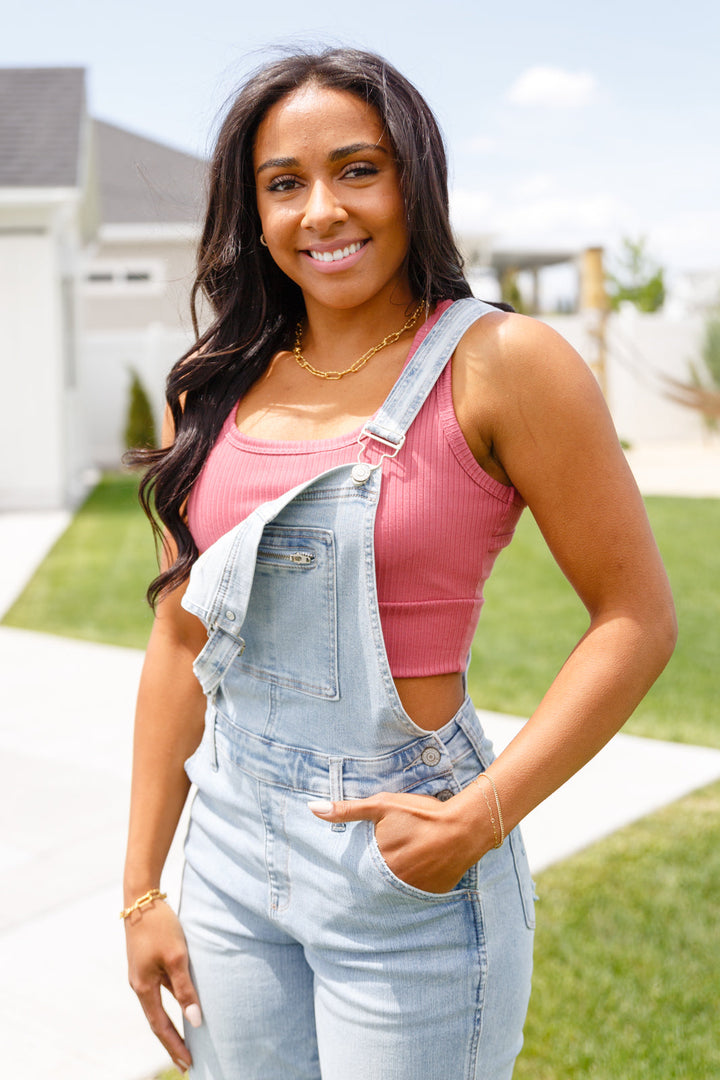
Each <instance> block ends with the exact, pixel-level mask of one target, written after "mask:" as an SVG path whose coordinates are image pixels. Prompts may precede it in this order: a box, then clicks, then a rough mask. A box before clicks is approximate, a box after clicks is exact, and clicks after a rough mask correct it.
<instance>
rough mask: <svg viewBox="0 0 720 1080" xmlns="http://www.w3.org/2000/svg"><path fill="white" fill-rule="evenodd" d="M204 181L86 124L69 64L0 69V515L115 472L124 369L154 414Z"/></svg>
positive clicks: (179, 324) (118, 134) (80, 86)
mask: <svg viewBox="0 0 720 1080" xmlns="http://www.w3.org/2000/svg"><path fill="white" fill-rule="evenodd" d="M204 172H205V164H204V162H203V161H202V160H200V159H198V158H196V157H193V156H192V155H191V154H186V153H183V152H181V151H178V150H174V149H172V148H170V147H166V146H163V145H162V144H160V143H158V142H155V141H153V140H151V139H145V138H142V137H141V136H139V135H135V134H132V133H131V132H128V131H124V130H123V129H121V128H118V127H115V126H114V125H112V124H108V123H104V122H103V121H100V120H94V119H92V118H91V117H89V116H88V114H87V107H86V95H85V72H84V70H83V69H82V68H14V69H10V68H5V69H2V68H0V371H1V372H2V379H3V387H4V389H5V393H6V399H5V400H6V407H5V409H4V417H3V421H4V422H3V424H2V425H0V510H3V509H5V510H8V509H16V510H18V509H49V508H55V507H61V506H73V505H75V504H76V503H77V502H78V500H79V499H80V498H81V497H82V496H83V494H84V493H85V491H86V490H87V486H88V483H89V481H90V477H91V473H92V470H93V469H95V468H97V467H98V466H99V467H104V466H111V467H116V466H117V465H118V463H119V460H120V457H121V455H122V452H123V450H124V441H123V431H124V426H125V419H126V412H127V404H128V388H129V382H130V370H131V369H132V368H134V369H135V370H137V371H138V373H139V374H140V376H141V378H142V381H143V383H144V384H145V386H146V388H147V389H148V391H149V393H150V396H151V398H152V401H153V404H154V407H155V411H156V414H157V419H158V420H159V419H160V416H161V413H162V403H163V400H164V381H165V376H166V374H167V371H168V369H169V368H170V366H171V364H172V362H173V361H174V360H176V359H177V357H178V356H180V355H181V354H182V353H183V352H184V351H185V350H186V349H187V347H188V345H189V344H190V342H191V341H192V331H191V327H190V319H189V314H188V295H189V290H190V285H191V282H192V276H193V266H194V258H195V256H194V251H195V246H196V241H197V236H198V225H197V221H198V217H199V210H200V204H201V200H202V195H203V182H204ZM40 432H42V437H41V436H40Z"/></svg>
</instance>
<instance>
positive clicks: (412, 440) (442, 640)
mask: <svg viewBox="0 0 720 1080" xmlns="http://www.w3.org/2000/svg"><path fill="white" fill-rule="evenodd" d="M448 303H449V301H446V302H444V303H442V304H439V305H438V307H437V309H436V311H435V313H434V314H433V316H432V317H431V318H430V319H428V320H427V322H426V323H424V325H423V326H422V327H421V328H420V330H419V331H418V333H417V334H416V335H415V339H414V341H413V343H412V346H411V349H410V352H409V354H408V359H409V358H410V356H412V354H413V353H414V351H415V350H416V349H417V347H418V345H419V344H420V343H421V341H422V340H423V338H424V337H425V335H426V334H427V332H428V331H429V330H430V328H431V327H432V325H433V324H434V322H435V320H436V319H437V318H438V316H439V315H440V314H441V312H442V311H444V310H445V308H446V307H447V306H448ZM235 413H236V407H235V408H233V410H232V412H231V413H230V415H229V416H228V417H227V420H226V421H225V424H224V425H223V428H222V431H221V433H220V436H219V438H218V440H217V442H216V444H215V446H214V447H213V449H212V450H211V451H210V454H209V455H208V458H207V461H206V462H205V465H204V466H203V469H202V472H201V473H200V476H199V477H198V479H197V481H196V483H195V485H194V487H193V490H192V492H191V495H190V499H189V502H188V525H189V528H190V531H191V533H192V535H193V538H194V540H195V543H196V544H197V546H198V548H199V549H200V551H201V552H202V551H204V550H205V549H206V548H208V547H210V545H211V544H213V543H214V542H215V541H216V540H217V539H219V537H220V536H222V535H223V534H224V533H226V532H228V531H229V530H230V529H232V528H233V526H235V525H236V524H237V523H238V522H239V521H242V520H243V519H244V518H245V517H247V516H248V515H249V514H250V513H251V512H252V511H253V509H254V508H255V507H256V506H259V505H260V503H263V502H266V501H268V500H269V499H274V498H276V497H277V496H279V495H281V494H282V493H283V492H284V491H287V490H289V489H290V488H291V487H294V486H295V485H296V484H300V483H302V482H303V481H304V480H308V479H310V478H312V477H313V476H316V475H318V474H319V473H321V472H324V471H325V470H326V469H330V468H332V467H333V466H335V465H342V464H345V463H348V462H354V461H355V460H356V458H357V453H358V445H357V441H356V440H357V436H358V434H359V429H358V430H356V431H351V432H349V433H348V434H346V435H340V436H338V437H336V438H332V439H321V440H314V441H307V442H276V441H272V440H266V439H255V438H251V437H250V436H247V435H243V434H242V433H241V432H240V431H238V429H237V427H236V424H235ZM523 506H524V503H523V501H522V499H521V497H520V495H519V494H518V493H517V491H516V490H515V488H512V487H507V486H506V485H504V484H501V483H500V482H499V481H497V480H495V479H494V478H493V477H491V476H489V475H488V474H487V473H486V472H485V471H484V470H483V469H482V468H481V467H480V466H479V465H478V463H477V462H476V460H475V458H474V457H473V455H472V452H471V450H470V448H469V447H468V445H467V443H466V441H465V438H464V436H463V433H462V431H461V430H460V426H459V424H458V422H457V419H456V417H455V410H454V408H453V403H452V383H451V364H450V363H448V364H447V365H446V367H445V369H444V370H443V373H442V374H441V376H440V378H439V379H438V381H437V383H436V384H435V386H434V388H433V389H432V391H431V392H430V395H429V396H428V398H427V400H426V401H425V404H424V405H423V407H422V409H421V410H420V412H419V413H418V415H417V417H416V418H415V420H414V421H413V423H412V425H411V426H410V429H409V431H408V433H407V437H406V440H405V444H404V446H403V448H402V449H401V450H400V453H399V454H398V456H397V457H396V458H394V459H392V460H390V459H386V460H385V461H384V463H383V482H382V486H381V489H380V499H379V503H378V509H377V516H376V519H375V565H376V576H377V591H378V601H379V605H380V620H381V624H382V629H383V636H384V639H385V647H386V650H387V655H388V661H389V664H390V670H391V672H392V674H393V676H394V677H395V678H402V677H411V676H421V675H440V674H445V673H447V672H456V671H464V670H465V664H466V662H467V655H468V651H469V649H470V645H471V642H472V638H473V635H474V633H475V629H476V627H477V622H478V619H479V617H480V609H481V607H482V602H483V596H482V590H483V585H484V584H485V582H486V581H487V578H488V576H489V574H490V571H491V569H492V567H493V563H494V562H495V558H496V556H497V554H498V552H499V551H501V550H502V548H504V547H505V546H506V545H507V544H508V543H509V542H510V540H511V538H512V535H513V532H514V530H515V526H516V524H517V521H518V518H519V517H520V513H521V511H522V508H523Z"/></svg>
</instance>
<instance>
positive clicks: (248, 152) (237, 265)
mask: <svg viewBox="0 0 720 1080" xmlns="http://www.w3.org/2000/svg"><path fill="white" fill-rule="evenodd" d="M307 83H317V84H319V85H321V86H325V87H328V88H331V89H333V90H346V91H349V92H350V93H352V94H356V95H357V96H358V97H359V98H361V99H362V100H363V101H364V102H367V103H368V104H370V105H372V106H373V107H374V108H375V109H376V110H377V112H378V114H379V116H380V120H381V122H382V124H383V125H384V127H385V130H386V131H387V134H388V137H389V139H390V141H391V143H392V147H393V150H394V152H395V156H396V160H397V164H398V170H399V181H400V187H401V192H402V196H403V200H404V203H405V216H406V225H407V230H408V236H409V248H408V253H407V257H406V267H405V268H406V270H407V275H408V278H409V281H410V287H411V289H412V292H413V295H414V296H416V297H417V298H418V299H422V300H424V301H425V302H426V303H428V304H434V303H436V302H437V301H439V300H448V299H451V300H457V299H460V298H462V297H464V296H470V295H472V294H471V291H470V287H469V285H468V283H467V281H466V280H465V277H464V274H463V269H462V267H463V260H462V256H461V255H460V252H459V251H458V249H457V246H456V244H455V241H454V239H453V235H452V231H451V228H450V220H449V211H448V191H447V163H446V157H445V148H444V145H443V138H442V135H441V133H440V130H439V128H438V124H437V121H436V120H435V117H434V116H433V113H432V111H431V110H430V108H429V106H428V105H427V103H426V102H425V100H424V99H423V98H422V96H421V95H420V94H419V93H418V91H417V90H416V89H415V87H414V86H413V85H412V84H411V83H410V82H408V80H407V79H405V78H404V77H403V76H402V75H401V74H400V73H399V72H398V71H397V70H396V69H395V68H394V67H393V66H392V65H391V64H389V63H388V62H387V61H386V60H384V59H383V58H382V57H380V56H376V55H375V54H373V53H368V52H361V51H359V50H356V49H346V48H332V49H325V50H323V51H321V52H307V53H306V52H303V53H297V54H294V55H292V56H284V57H283V58H282V59H280V60H278V61H276V62H274V63H271V64H269V65H266V66H263V67H262V68H260V69H259V70H257V71H256V72H255V73H254V74H253V75H252V76H251V77H250V78H249V79H248V80H247V81H246V82H245V84H244V86H243V87H242V89H241V90H240V92H239V93H238V94H237V96H236V97H235V98H234V100H233V101H232V104H231V105H230V107H229V109H228V111H227V114H226V116H225V119H224V121H223V124H222V126H221V128H220V132H219V135H218V138H217V143H216V146H215V151H214V153H213V156H212V159H211V162H210V168H209V180H208V202H207V214H206V218H205V225H204V228H203V232H202V237H201V240H200V245H199V249H198V259H197V276H196V278H195V282H194V285H193V288H192V293H191V311H192V318H193V327H194V330H195V335H196V339H197V340H196V341H195V343H194V344H193V346H192V347H191V348H190V349H188V351H187V352H186V353H185V354H184V356H182V357H181V358H180V359H179V360H178V362H177V363H176V364H175V366H174V367H173V368H172V370H171V372H170V375H169V376H168V380H167V402H168V406H169V408H170V412H171V414H172V419H173V422H174V426H175V439H174V442H173V443H172V445H171V446H169V447H166V448H162V449H154V450H147V449H146V450H135V451H132V452H131V453H130V454H129V455H128V457H127V460H129V462H130V463H131V464H133V465H142V466H144V467H145V470H146V471H145V474H144V476H143V479H142V480H141V482H140V501H141V503H142V506H143V508H144V510H145V512H146V513H147V515H148V517H149V518H150V520H151V522H152V525H153V530H154V532H155V536H156V540H157V541H158V542H159V543H162V536H163V532H164V531H165V532H167V533H169V534H170V535H171V536H172V538H173V540H174V542H175V545H176V547H177V557H176V559H175V561H174V563H173V564H172V565H171V566H169V567H168V568H167V569H165V570H163V571H162V572H161V573H160V574H159V575H158V576H157V577H156V578H155V579H154V580H153V581H152V582H151V583H150V586H149V588H148V593H147V596H148V601H149V603H150V604H151V605H152V606H153V607H154V606H155V604H156V603H157V601H158V600H159V599H161V598H162V597H163V596H165V595H167V594H168V593H169V592H170V591H171V590H172V589H174V588H175V587H177V586H178V585H179V584H180V583H181V582H182V581H184V580H185V579H186V578H187V576H188V575H189V573H190V568H191V566H192V564H193V562H194V560H195V559H196V558H197V555H198V549H197V547H196V545H195V542H194V541H193V538H192V536H191V534H190V530H189V529H188V527H187V524H186V521H185V517H184V513H185V507H186V503H187V499H188V496H189V494H190V490H191V488H192V486H193V484H194V482H195V480H196V479H197V477H198V474H199V472H200V470H201V468H202V466H203V463H204V461H205V459H206V458H207V455H208V453H209V452H210V449H211V448H212V446H213V445H214V443H215V441H216V439H217V438H218V435H219V433H220V429H221V427H222V425H223V423H224V421H225V419H226V418H227V416H228V414H229V412H230V409H231V408H232V406H233V404H235V403H236V402H237V401H238V400H239V399H240V398H241V397H242V395H243V394H245V393H246V391H247V390H248V389H249V387H250V386H252V384H253V383H254V382H255V380H256V379H257V378H258V377H259V376H260V375H261V374H262V373H263V372H264V371H265V369H266V368H267V366H268V364H269V362H270V359H271V357H272V356H273V355H274V353H276V352H277V351H278V350H279V349H282V348H287V347H288V345H290V343H291V340H292V333H293V330H294V327H295V325H296V324H297V321H298V319H300V318H301V317H302V316H303V315H304V312H305V308H304V303H303V297H302V293H301V291H300V289H299V288H298V286H297V285H296V284H295V283H294V282H293V281H291V280H290V279H289V278H288V277H287V276H286V275H285V274H284V273H283V272H282V271H281V270H280V269H278V267H277V266H276V265H275V263H274V262H273V260H272V258H271V257H270V255H269V253H268V250H267V248H265V247H264V246H262V245H261V244H260V231H261V227H260V218H259V216H258V212H257V207H256V202H255V177H254V173H253V161H252V155H253V144H254V141H255V135H256V132H257V129H258V125H259V124H260V122H261V121H262V119H263V117H264V116H265V114H266V113H267V111H268V110H269V109H270V108H271V107H272V106H273V105H274V104H275V103H276V102H278V101H280V99H281V98H283V97H285V96H286V95H288V94H290V93H292V92H293V91H294V90H297V89H298V88H299V87H301V86H304V85H305V84H307ZM201 299H204V300H205V301H207V303H208V304H209V308H210V316H211V321H210V324H209V325H208V326H207V329H205V330H204V331H203V332H202V333H201V332H200V330H199V324H198V301H199V300H201Z"/></svg>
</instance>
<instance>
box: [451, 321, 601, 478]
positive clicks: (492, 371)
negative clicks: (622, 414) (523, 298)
mask: <svg viewBox="0 0 720 1080" xmlns="http://www.w3.org/2000/svg"><path fill="white" fill-rule="evenodd" d="M453 404H454V406H455V413H456V416H457V419H458V422H459V424H460V427H461V428H462V431H463V434H464V435H465V438H466V440H467V442H468V445H469V446H470V449H471V450H472V452H473V454H474V455H475V457H476V459H477V460H478V462H479V463H480V464H481V465H482V466H483V467H484V468H485V469H486V470H487V471H488V472H490V473H491V475H493V476H495V477H496V479H499V480H501V481H503V482H506V483H513V484H515V486H516V487H518V488H521V484H522V479H523V477H522V471H523V470H522V468H521V467H520V466H519V462H518V454H517V451H518V449H519V448H520V447H521V446H522V444H525V445H526V446H527V447H528V448H531V447H532V446H533V445H537V444H538V443H553V444H554V445H555V446H556V448H557V449H560V446H561V443H562V441H563V440H562V439H561V440H560V443H559V442H558V437H559V436H558V431H559V429H562V431H563V433H564V435H565V436H567V435H569V434H570V430H569V428H573V429H575V430H576V431H577V426H578V425H583V424H585V423H587V418H588V416H593V417H594V418H595V419H597V418H598V417H601V418H602V423H601V426H603V427H604V429H605V431H606V432H607V431H609V429H610V428H611V427H612V425H611V423H610V421H609V417H608V416H607V410H606V408H605V403H604V400H603V397H602V394H601V393H600V389H599V387H598V385H597V381H596V379H595V378H594V376H593V374H592V372H591V371H590V369H589V367H588V366H587V364H586V363H585V362H584V360H583V359H582V357H581V356H580V355H579V354H578V353H577V352H576V350H575V349H573V347H572V346H571V345H570V344H569V343H568V342H567V341H565V339H564V338H562V337H561V336H560V335H559V334H558V333H556V332H555V331H554V330H553V329H552V328H551V327H549V326H547V325H546V324H545V323H542V322H540V321H539V320H537V319H531V318H528V317H526V316H524V315H516V314H509V313H507V312H502V311H497V312H490V313H488V314H487V315H485V316H483V318H481V319H479V320H478V321H477V322H476V323H474V324H473V325H472V326H471V327H470V329H469V330H468V331H467V333H466V334H465V335H464V336H463V338H462V340H461V341H460V343H459V345H458V347H457V349H456V352H455V356H454V359H453Z"/></svg>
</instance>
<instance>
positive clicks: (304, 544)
mask: <svg viewBox="0 0 720 1080" xmlns="http://www.w3.org/2000/svg"><path fill="white" fill-rule="evenodd" d="M242 635H243V639H244V642H245V648H244V649H243V651H242V654H241V655H239V656H238V657H237V658H236V659H235V660H234V665H236V666H237V668H238V670H242V671H243V672H245V673H247V674H248V675H252V676H254V677H255V678H257V679H262V680H264V681H266V682H271V683H275V684H277V685H278V686H285V687H288V688H289V689H291V690H297V691H299V692H300V693H302V694H310V695H311V696H313V697H319V698H324V699H326V700H337V698H339V696H340V691H339V679H338V656H337V584H336V566H335V538H334V535H333V533H332V531H331V530H329V529H319V528H314V527H310V526H296V525H266V526H265V529H264V530H263V534H262V538H261V540H260V543H259V545H258V551H257V560H256V565H255V576H254V578H253V583H252V589H251V592H250V599H249V603H248V616H247V617H246V619H245V622H244V623H243V627H242Z"/></svg>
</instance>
